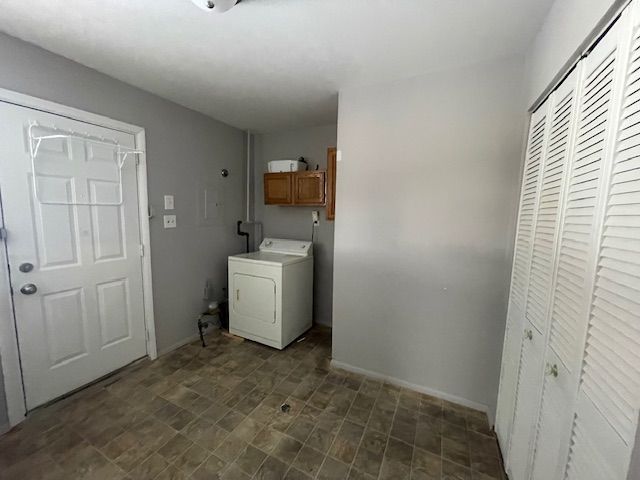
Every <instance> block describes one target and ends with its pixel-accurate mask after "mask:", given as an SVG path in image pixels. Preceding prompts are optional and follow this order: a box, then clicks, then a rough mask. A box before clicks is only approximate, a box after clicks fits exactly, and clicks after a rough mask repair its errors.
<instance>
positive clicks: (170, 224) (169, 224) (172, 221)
mask: <svg viewBox="0 0 640 480" xmlns="http://www.w3.org/2000/svg"><path fill="white" fill-rule="evenodd" d="M163 221H164V228H176V216H175V215H164V216H163Z"/></svg>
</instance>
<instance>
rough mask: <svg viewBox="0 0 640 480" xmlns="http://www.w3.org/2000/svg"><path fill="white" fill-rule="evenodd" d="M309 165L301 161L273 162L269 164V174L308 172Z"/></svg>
mask: <svg viewBox="0 0 640 480" xmlns="http://www.w3.org/2000/svg"><path fill="white" fill-rule="evenodd" d="M308 168H309V165H307V164H306V162H301V161H300V160H271V161H270V162H269V173H276V172H298V171H300V170H307V169H308Z"/></svg>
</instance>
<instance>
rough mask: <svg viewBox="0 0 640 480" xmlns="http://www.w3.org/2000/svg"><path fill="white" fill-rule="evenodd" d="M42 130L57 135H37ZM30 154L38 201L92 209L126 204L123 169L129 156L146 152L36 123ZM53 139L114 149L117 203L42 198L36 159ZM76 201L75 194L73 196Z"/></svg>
mask: <svg viewBox="0 0 640 480" xmlns="http://www.w3.org/2000/svg"><path fill="white" fill-rule="evenodd" d="M36 128H42V129H46V130H48V131H52V132H55V133H51V134H48V135H35V134H34V129H36ZM28 133H29V154H30V157H31V173H32V182H33V195H34V197H35V199H36V201H37V202H38V203H40V204H43V205H68V206H79V205H84V206H90V207H106V206H120V205H122V203H123V202H124V199H123V195H122V167H123V166H124V164H125V161H126V160H127V158H128V157H129V156H132V157H135V156H136V155H141V154H144V153H145V152H144V150H138V149H135V148H131V147H127V146H124V145H120V144H119V143H118V142H116V141H110V140H106V139H105V138H103V137H100V138H97V137H93V136H91V135H89V134H88V133H79V132H75V131H67V130H60V129H57V128H56V127H55V126H53V127H50V126H43V125H40V124H38V123H36V122H33V123H30V124H29V132H28ZM53 139H64V140H79V141H82V142H83V143H85V144H91V145H103V146H107V147H111V148H113V149H114V155H115V162H116V168H117V171H118V179H117V182H115V183H117V186H118V199H117V201H115V202H95V201H94V202H78V201H73V202H70V201H60V200H43V199H42V198H41V192H40V189H39V186H38V172H37V170H36V159H37V156H38V151H39V150H40V147H41V145H42V142H44V141H46V140H53ZM73 197H74V200H75V194H74V195H73Z"/></svg>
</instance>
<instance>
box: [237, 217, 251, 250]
mask: <svg viewBox="0 0 640 480" xmlns="http://www.w3.org/2000/svg"><path fill="white" fill-rule="evenodd" d="M236 225H237V228H236V233H237V234H238V235H240V236H241V237H245V239H246V241H247V246H246V249H247V253H249V233H248V232H243V231H242V230H240V227H241V226H242V220H238V223H237V224H236Z"/></svg>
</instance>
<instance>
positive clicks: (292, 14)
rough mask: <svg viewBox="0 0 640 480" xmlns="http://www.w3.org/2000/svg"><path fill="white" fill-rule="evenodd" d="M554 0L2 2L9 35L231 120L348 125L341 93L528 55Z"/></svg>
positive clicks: (251, 124)
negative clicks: (339, 120)
mask: <svg viewBox="0 0 640 480" xmlns="http://www.w3.org/2000/svg"><path fill="white" fill-rule="evenodd" d="M552 3H553V0H243V1H242V2H241V3H240V4H238V5H237V6H236V7H235V8H233V9H232V10H230V11H229V12H227V13H224V14H215V13H212V12H205V11H203V10H200V9H199V8H197V7H196V6H195V5H193V4H192V3H191V1H190V0H30V1H24V0H2V1H1V2H0V30H2V31H4V32H6V33H8V34H10V35H14V36H16V37H19V38H21V39H23V40H26V41H28V42H31V43H34V44H36V45H40V46H42V47H43V48H45V49H47V50H50V51H52V52H56V53H59V54H61V55H64V56H65V57H68V58H71V59H73V60H75V61H77V62H80V63H82V64H84V65H87V66H89V67H92V68H95V69H96V70H99V71H101V72H104V73H106V74H108V75H111V76H113V77H115V78H118V79H120V80H123V81H125V82H127V83H130V84H132V85H135V86H138V87H140V88H142V89H145V90H148V91H150V92H153V93H156V94H158V95H160V96H162V97H165V98H168V99H170V100H173V101H175V102H177V103H179V104H182V105H185V106H187V107H190V108H193V109H194V110H198V111H200V112H203V113H205V114H208V115H210V116H212V117H215V118H217V119H219V120H222V121H224V122H226V123H229V124H231V125H234V126H236V127H240V128H245V129H246V128H250V129H253V130H256V131H274V130H279V129H285V128H293V127H302V126H311V125H322V124H329V123H333V122H335V121H336V112H337V92H338V91H339V89H340V88H342V87H346V86H351V85H358V84H372V83H378V82H383V81H389V80H396V79H399V78H406V77H412V76H415V75H420V74H424V73H427V72H429V71H433V70H442V69H446V68H451V67H457V66H461V65H468V64H472V63H478V62H483V61H489V60H492V59H495V58H498V57H502V56H506V55H510V54H519V53H524V52H525V51H526V49H527V47H528V45H529V44H530V42H531V41H532V39H533V37H534V36H535V33H536V32H537V31H538V29H539V28H540V26H541V24H542V21H543V19H544V17H545V15H546V13H547V11H548V10H549V8H550V6H551V4H552Z"/></svg>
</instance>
